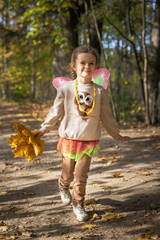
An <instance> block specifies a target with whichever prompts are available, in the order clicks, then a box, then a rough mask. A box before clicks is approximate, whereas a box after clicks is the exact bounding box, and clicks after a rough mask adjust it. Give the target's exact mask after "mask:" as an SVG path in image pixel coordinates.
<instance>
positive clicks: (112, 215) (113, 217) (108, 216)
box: [101, 212, 122, 222]
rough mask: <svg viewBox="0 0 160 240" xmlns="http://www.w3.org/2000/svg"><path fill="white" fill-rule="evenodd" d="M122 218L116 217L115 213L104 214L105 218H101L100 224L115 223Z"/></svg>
mask: <svg viewBox="0 0 160 240" xmlns="http://www.w3.org/2000/svg"><path fill="white" fill-rule="evenodd" d="M121 218H122V216H121V215H118V214H116V213H113V212H106V216H104V217H102V219H101V221H102V222H107V221H116V220H119V219H121Z"/></svg>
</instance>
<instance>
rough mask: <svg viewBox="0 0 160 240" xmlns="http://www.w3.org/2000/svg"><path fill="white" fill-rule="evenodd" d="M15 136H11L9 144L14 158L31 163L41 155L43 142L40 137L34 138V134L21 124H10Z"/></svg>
mask: <svg viewBox="0 0 160 240" xmlns="http://www.w3.org/2000/svg"><path fill="white" fill-rule="evenodd" d="M12 127H13V128H14V129H15V131H16V132H17V135H11V137H10V139H9V141H8V142H9V144H10V146H11V148H15V149H14V150H13V153H14V157H25V158H27V159H28V161H29V162H30V163H31V162H32V160H33V159H34V158H36V157H37V156H38V155H42V153H43V150H44V143H45V142H44V141H43V140H40V137H37V138H35V136H34V133H33V132H32V131H31V130H29V129H28V128H27V127H24V126H23V125H22V124H21V123H19V122H18V123H16V124H12Z"/></svg>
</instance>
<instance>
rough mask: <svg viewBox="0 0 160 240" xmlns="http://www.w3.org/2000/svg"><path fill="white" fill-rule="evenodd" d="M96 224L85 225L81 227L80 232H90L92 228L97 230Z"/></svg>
mask: <svg viewBox="0 0 160 240" xmlns="http://www.w3.org/2000/svg"><path fill="white" fill-rule="evenodd" d="M98 227H99V226H98V225H96V224H86V225H83V226H82V230H92V229H93V228H98Z"/></svg>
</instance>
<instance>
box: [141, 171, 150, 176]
mask: <svg viewBox="0 0 160 240" xmlns="http://www.w3.org/2000/svg"><path fill="white" fill-rule="evenodd" d="M140 175H143V176H148V175H150V172H149V171H144V172H142V173H140Z"/></svg>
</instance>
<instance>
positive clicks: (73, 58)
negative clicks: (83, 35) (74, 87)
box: [71, 46, 99, 79]
mask: <svg viewBox="0 0 160 240" xmlns="http://www.w3.org/2000/svg"><path fill="white" fill-rule="evenodd" d="M80 53H91V54H93V55H94V56H95V58H96V64H97V65H98V64H99V54H98V52H97V50H96V49H95V48H92V47H82V46H81V47H77V48H75V50H74V51H73V53H72V56H71V63H76V59H77V56H78V55H79V54H80ZM71 77H72V79H75V78H76V77H77V74H76V72H75V71H74V70H73V68H72V67H71Z"/></svg>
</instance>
